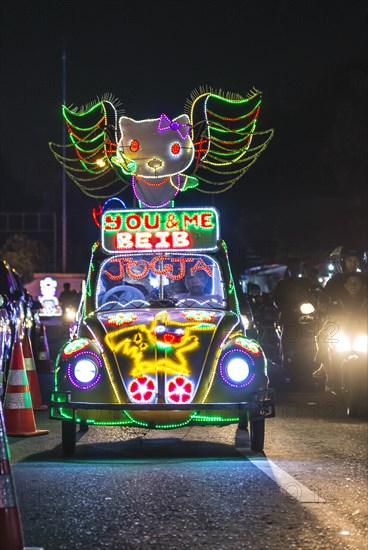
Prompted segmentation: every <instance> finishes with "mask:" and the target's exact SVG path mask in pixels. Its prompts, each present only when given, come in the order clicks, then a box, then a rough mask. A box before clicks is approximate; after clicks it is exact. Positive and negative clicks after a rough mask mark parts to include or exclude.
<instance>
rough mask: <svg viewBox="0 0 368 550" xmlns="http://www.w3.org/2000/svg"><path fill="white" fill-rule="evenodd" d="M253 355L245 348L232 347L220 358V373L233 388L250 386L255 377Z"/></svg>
mask: <svg viewBox="0 0 368 550" xmlns="http://www.w3.org/2000/svg"><path fill="white" fill-rule="evenodd" d="M252 370H254V360H253V357H252V356H251V355H250V354H249V353H248V352H246V351H245V350H243V349H231V350H229V351H227V352H225V353H224V354H223V356H222V357H221V360H220V374H221V377H222V379H223V381H224V382H226V384H228V385H229V386H231V387H232V388H244V387H245V386H249V384H250V383H251V382H253V380H254V378H255V376H256V375H255V373H254V372H251V371H252Z"/></svg>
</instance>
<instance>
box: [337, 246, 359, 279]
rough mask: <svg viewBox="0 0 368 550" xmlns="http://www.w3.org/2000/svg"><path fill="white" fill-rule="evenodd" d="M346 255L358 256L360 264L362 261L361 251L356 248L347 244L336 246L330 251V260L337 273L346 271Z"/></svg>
mask: <svg viewBox="0 0 368 550" xmlns="http://www.w3.org/2000/svg"><path fill="white" fill-rule="evenodd" d="M348 257H353V258H358V260H359V264H361V263H362V261H363V253H362V252H361V251H360V250H358V249H357V248H352V247H349V246H338V247H337V248H335V249H334V250H333V251H332V252H331V254H330V260H331V262H332V263H333V264H334V266H335V267H336V269H337V271H338V272H339V273H345V272H346V271H347V269H346V258H348ZM359 264H358V266H359Z"/></svg>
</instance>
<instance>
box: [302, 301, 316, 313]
mask: <svg viewBox="0 0 368 550" xmlns="http://www.w3.org/2000/svg"><path fill="white" fill-rule="evenodd" d="M300 311H301V313H302V314H303V315H310V314H311V313H314V305H313V304H311V303H309V302H307V303H305V304H302V305H301V306H300Z"/></svg>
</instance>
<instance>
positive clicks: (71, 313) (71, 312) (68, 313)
mask: <svg viewBox="0 0 368 550" xmlns="http://www.w3.org/2000/svg"><path fill="white" fill-rule="evenodd" d="M76 315H77V312H76V311H75V309H73V308H71V307H67V308H66V310H65V317H66V319H67V321H70V322H72V321H75V318H76Z"/></svg>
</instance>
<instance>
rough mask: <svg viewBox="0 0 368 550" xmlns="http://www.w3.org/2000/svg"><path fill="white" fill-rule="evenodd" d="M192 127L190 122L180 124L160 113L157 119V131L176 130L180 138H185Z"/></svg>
mask: <svg viewBox="0 0 368 550" xmlns="http://www.w3.org/2000/svg"><path fill="white" fill-rule="evenodd" d="M191 129H192V127H191V125H190V124H180V123H179V122H177V121H176V120H171V119H170V118H169V117H168V116H167V115H165V114H164V113H162V115H161V116H160V119H159V121H158V126H157V130H158V131H159V132H166V131H167V130H174V132H177V133H178V134H179V136H180V137H181V139H187V137H188V136H189V133H190V131H191Z"/></svg>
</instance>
